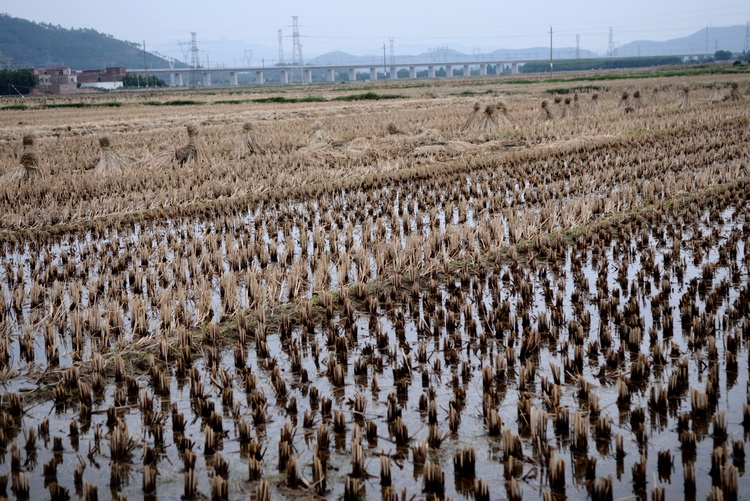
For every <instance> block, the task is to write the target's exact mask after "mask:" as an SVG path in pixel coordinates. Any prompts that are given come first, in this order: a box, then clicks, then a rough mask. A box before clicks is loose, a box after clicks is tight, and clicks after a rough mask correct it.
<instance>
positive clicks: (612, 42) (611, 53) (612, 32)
mask: <svg viewBox="0 0 750 501" xmlns="http://www.w3.org/2000/svg"><path fill="white" fill-rule="evenodd" d="M607 55H608V56H609V57H612V56H614V55H615V30H613V29H612V27H611V26H610V28H609V46H608V48H607Z"/></svg>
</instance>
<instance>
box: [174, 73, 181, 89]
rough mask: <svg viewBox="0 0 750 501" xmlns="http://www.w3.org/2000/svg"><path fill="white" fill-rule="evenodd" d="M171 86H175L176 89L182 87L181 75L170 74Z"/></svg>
mask: <svg viewBox="0 0 750 501" xmlns="http://www.w3.org/2000/svg"><path fill="white" fill-rule="evenodd" d="M171 84H172V85H176V86H177V87H182V85H183V84H182V73H172V82H171Z"/></svg>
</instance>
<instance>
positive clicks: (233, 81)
mask: <svg viewBox="0 0 750 501" xmlns="http://www.w3.org/2000/svg"><path fill="white" fill-rule="evenodd" d="M229 85H233V86H235V87H236V86H237V73H235V72H234V71H230V72H229Z"/></svg>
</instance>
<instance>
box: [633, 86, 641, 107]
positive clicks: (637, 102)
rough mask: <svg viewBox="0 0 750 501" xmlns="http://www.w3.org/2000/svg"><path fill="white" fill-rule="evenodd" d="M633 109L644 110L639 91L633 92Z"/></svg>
mask: <svg viewBox="0 0 750 501" xmlns="http://www.w3.org/2000/svg"><path fill="white" fill-rule="evenodd" d="M633 108H635V109H636V110H640V109H641V108H643V101H642V100H641V91H639V90H637V91H635V92H633Z"/></svg>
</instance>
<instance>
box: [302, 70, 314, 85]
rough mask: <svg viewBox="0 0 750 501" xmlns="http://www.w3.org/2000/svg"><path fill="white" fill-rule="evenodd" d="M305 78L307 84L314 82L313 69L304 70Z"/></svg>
mask: <svg viewBox="0 0 750 501" xmlns="http://www.w3.org/2000/svg"><path fill="white" fill-rule="evenodd" d="M303 78H304V79H305V83H306V84H309V83H312V70H305V71H304V72H303Z"/></svg>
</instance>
